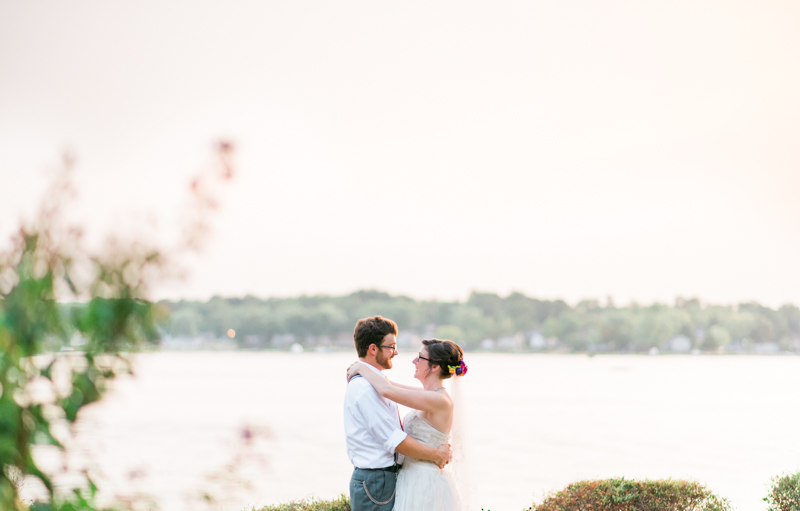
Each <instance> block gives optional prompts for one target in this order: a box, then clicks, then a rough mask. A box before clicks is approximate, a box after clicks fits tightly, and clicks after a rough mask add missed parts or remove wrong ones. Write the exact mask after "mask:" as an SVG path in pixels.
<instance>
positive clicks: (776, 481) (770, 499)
mask: <svg viewBox="0 0 800 511" xmlns="http://www.w3.org/2000/svg"><path fill="white" fill-rule="evenodd" d="M764 501H765V502H766V503H767V511H798V510H800V472H798V473H796V474H787V475H783V476H777V477H774V478H773V479H772V486H771V488H770V489H769V494H768V495H767V496H766V497H764Z"/></svg>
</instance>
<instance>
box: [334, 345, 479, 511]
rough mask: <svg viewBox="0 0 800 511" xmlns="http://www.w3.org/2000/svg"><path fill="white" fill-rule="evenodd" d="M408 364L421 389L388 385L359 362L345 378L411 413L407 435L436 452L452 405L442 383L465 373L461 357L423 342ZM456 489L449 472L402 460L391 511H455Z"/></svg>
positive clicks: (445, 432) (445, 347) (446, 431)
mask: <svg viewBox="0 0 800 511" xmlns="http://www.w3.org/2000/svg"><path fill="white" fill-rule="evenodd" d="M413 364H414V366H415V367H416V370H415V371H414V378H416V379H418V380H419V381H420V382H421V383H422V388H421V389H420V388H417V387H409V386H407V385H401V384H399V383H392V382H390V381H389V380H387V379H386V378H383V377H382V376H380V375H379V374H377V373H376V372H375V371H370V370H369V369H367V368H366V367H364V366H363V364H362V363H361V362H356V363H355V364H353V365H351V366H350V368H349V369H348V371H347V376H348V378H352V377H353V376H355V375H357V374H360V375H361V376H362V377H364V378H366V379H367V381H368V382H369V383H370V384H371V385H372V386H373V387H375V390H376V391H377V392H378V394H380V395H381V396H382V397H385V398H387V399H391V400H392V401H394V402H396V403H398V404H401V405H404V406H407V407H409V408H413V409H414V410H413V411H411V412H409V413H408V414H407V415H406V417H405V420H404V429H405V431H406V433H408V434H409V435H410V436H411V437H412V438H414V439H415V440H417V441H419V442H422V443H423V444H425V445H429V446H431V447H439V446H441V445H443V444H445V443H447V441H448V440H449V438H450V429H451V428H452V427H453V400H452V399H451V398H450V395H449V394H448V393H447V390H445V388H444V386H443V385H442V383H443V381H444V380H445V379H447V378H450V377H451V376H454V375H455V376H463V375H464V374H466V373H467V366H466V364H464V352H463V351H462V350H461V348H460V347H459V346H458V344H456V343H454V342H453V341H449V340H439V339H426V340H424V341H422V347H421V348H420V351H419V355H418V356H417V357H416V358H415V359H414V360H413ZM455 488H456V486H455V482H454V481H453V479H452V476H451V475H450V473H449V471H447V470H445V471H444V472H443V471H441V470H439V467H437V466H436V465H435V464H434V463H432V462H430V461H424V460H417V459H414V458H408V457H407V458H406V459H405V462H404V463H403V468H402V470H400V474H399V475H398V477H397V497H396V499H395V504H394V511H458V510H459V509H460V503H459V499H458V495H457V494H456V491H455Z"/></svg>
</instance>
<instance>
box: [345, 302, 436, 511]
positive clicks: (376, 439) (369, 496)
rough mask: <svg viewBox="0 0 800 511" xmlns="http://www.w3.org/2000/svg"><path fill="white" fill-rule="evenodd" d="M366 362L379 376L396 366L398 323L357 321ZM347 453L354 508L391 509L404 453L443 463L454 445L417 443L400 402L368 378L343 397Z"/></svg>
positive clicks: (361, 510)
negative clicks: (403, 420)
mask: <svg viewBox="0 0 800 511" xmlns="http://www.w3.org/2000/svg"><path fill="white" fill-rule="evenodd" d="M353 339H354V340H355V345H356V351H357V352H358V358H359V360H361V362H364V363H365V364H367V367H369V368H370V369H372V370H373V371H375V372H376V373H378V374H381V376H383V375H382V373H381V371H383V370H384V369H391V368H392V359H393V358H394V356H395V355H397V325H396V324H395V322H394V321H392V320H390V319H385V318H382V317H380V316H375V317H372V318H364V319H360V320H358V323H356V328H355V331H354V332H353ZM344 431H345V435H346V437H347V438H346V440H347V455H348V456H349V457H350V462H351V463H352V464H353V466H354V467H355V469H354V470H353V476H352V478H351V479H350V507H351V509H352V511H391V509H392V507H393V506H394V494H395V484H396V482H397V471H398V470H399V468H400V467H399V464H400V463H402V458H403V456H410V457H412V458H416V459H421V460H429V461H433V462H434V463H436V464H437V465H439V467H440V468H441V467H444V466H445V465H446V464H447V462H448V461H449V460H450V446H449V445H445V446H442V447H440V448H439V449H434V448H432V447H428V446H427V445H424V444H421V443H420V442H417V441H416V440H414V439H413V438H411V437H410V436H408V435H407V434H406V433H405V432H404V431H403V425H402V424H401V422H400V413H399V412H398V410H397V404H396V403H394V402H392V401H389V400H388V399H386V398H382V397H381V396H380V395H378V393H377V392H375V389H374V388H373V387H372V385H370V384H369V382H367V381H366V380H365V379H364V378H361V377H356V378H353V379H352V380H350V382H349V383H348V384H347V391H346V392H345V396H344Z"/></svg>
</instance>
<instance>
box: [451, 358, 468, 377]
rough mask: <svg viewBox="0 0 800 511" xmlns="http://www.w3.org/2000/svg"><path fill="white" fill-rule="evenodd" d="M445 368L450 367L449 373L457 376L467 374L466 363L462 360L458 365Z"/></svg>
mask: <svg viewBox="0 0 800 511" xmlns="http://www.w3.org/2000/svg"><path fill="white" fill-rule="evenodd" d="M447 368H448V369H450V374H455V375H457V376H464V375H465V374H467V364H465V363H464V361H463V360H462V361H461V363H460V364H459V365H457V366H447Z"/></svg>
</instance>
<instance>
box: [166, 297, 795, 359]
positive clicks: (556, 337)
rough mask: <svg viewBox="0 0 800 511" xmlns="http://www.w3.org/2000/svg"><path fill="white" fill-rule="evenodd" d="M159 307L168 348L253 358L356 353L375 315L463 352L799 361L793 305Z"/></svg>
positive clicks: (405, 301)
mask: <svg viewBox="0 0 800 511" xmlns="http://www.w3.org/2000/svg"><path fill="white" fill-rule="evenodd" d="M160 305H162V306H163V307H165V308H167V309H168V310H169V312H170V314H169V315H167V317H166V319H165V320H164V321H163V322H162V324H161V327H162V328H163V330H164V332H165V333H166V334H167V335H168V336H169V338H171V339H176V338H206V339H222V338H227V332H228V331H229V330H234V331H235V336H234V338H233V342H237V343H239V344H240V345H241V346H242V347H251V348H281V347H288V345H290V344H293V343H299V344H301V345H306V346H337V345H339V346H348V345H349V346H352V331H353V326H354V325H355V323H356V321H357V320H358V319H359V318H363V317H367V316H374V315H376V314H380V315H382V316H385V317H387V318H391V319H393V320H395V321H396V322H397V324H398V326H399V328H400V331H401V336H402V339H401V344H408V343H412V344H413V343H414V340H418V338H419V337H434V336H435V337H439V338H448V339H452V340H454V341H457V342H459V343H460V344H462V346H464V347H465V348H467V349H478V348H501V349H518V350H519V349H524V350H542V351H545V350H561V351H567V350H568V351H599V352H602V351H647V350H650V349H651V348H659V349H661V350H672V351H689V350H702V351H706V352H707V351H729V352H730V351H757V352H771V351H772V352H774V351H800V309H799V308H798V307H796V306H794V305H784V306H782V307H780V308H779V309H777V310H775V309H771V308H769V307H764V306H762V305H759V304H758V303H741V304H738V305H707V304H701V302H700V301H699V300H697V299H680V298H679V299H677V300H676V301H675V304H674V305H672V306H669V305H663V304H653V305H648V306H641V305H636V304H633V305H629V306H627V307H617V306H615V305H614V304H613V303H605V304H601V303H600V302H598V301H596V300H586V301H582V302H580V303H578V304H576V305H574V306H570V305H569V304H567V303H566V302H564V301H563V300H539V299H536V298H531V297H529V296H525V295H523V294H521V293H511V294H510V295H508V296H506V297H501V296H498V295H496V294H494V293H478V292H473V293H472V294H471V295H470V297H469V299H468V300H466V301H464V302H458V301H456V302H446V301H437V300H415V299H413V298H409V297H407V296H392V295H389V294H387V293H383V292H379V291H358V292H355V293H352V294H349V295H345V296H300V297H295V298H268V299H260V298H256V297H252V296H247V297H244V298H221V297H214V298H212V299H211V300H209V301H207V302H197V301H185V300H182V301H178V302H169V301H164V302H161V304H160ZM409 336H410V337H411V339H410V337H409Z"/></svg>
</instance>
